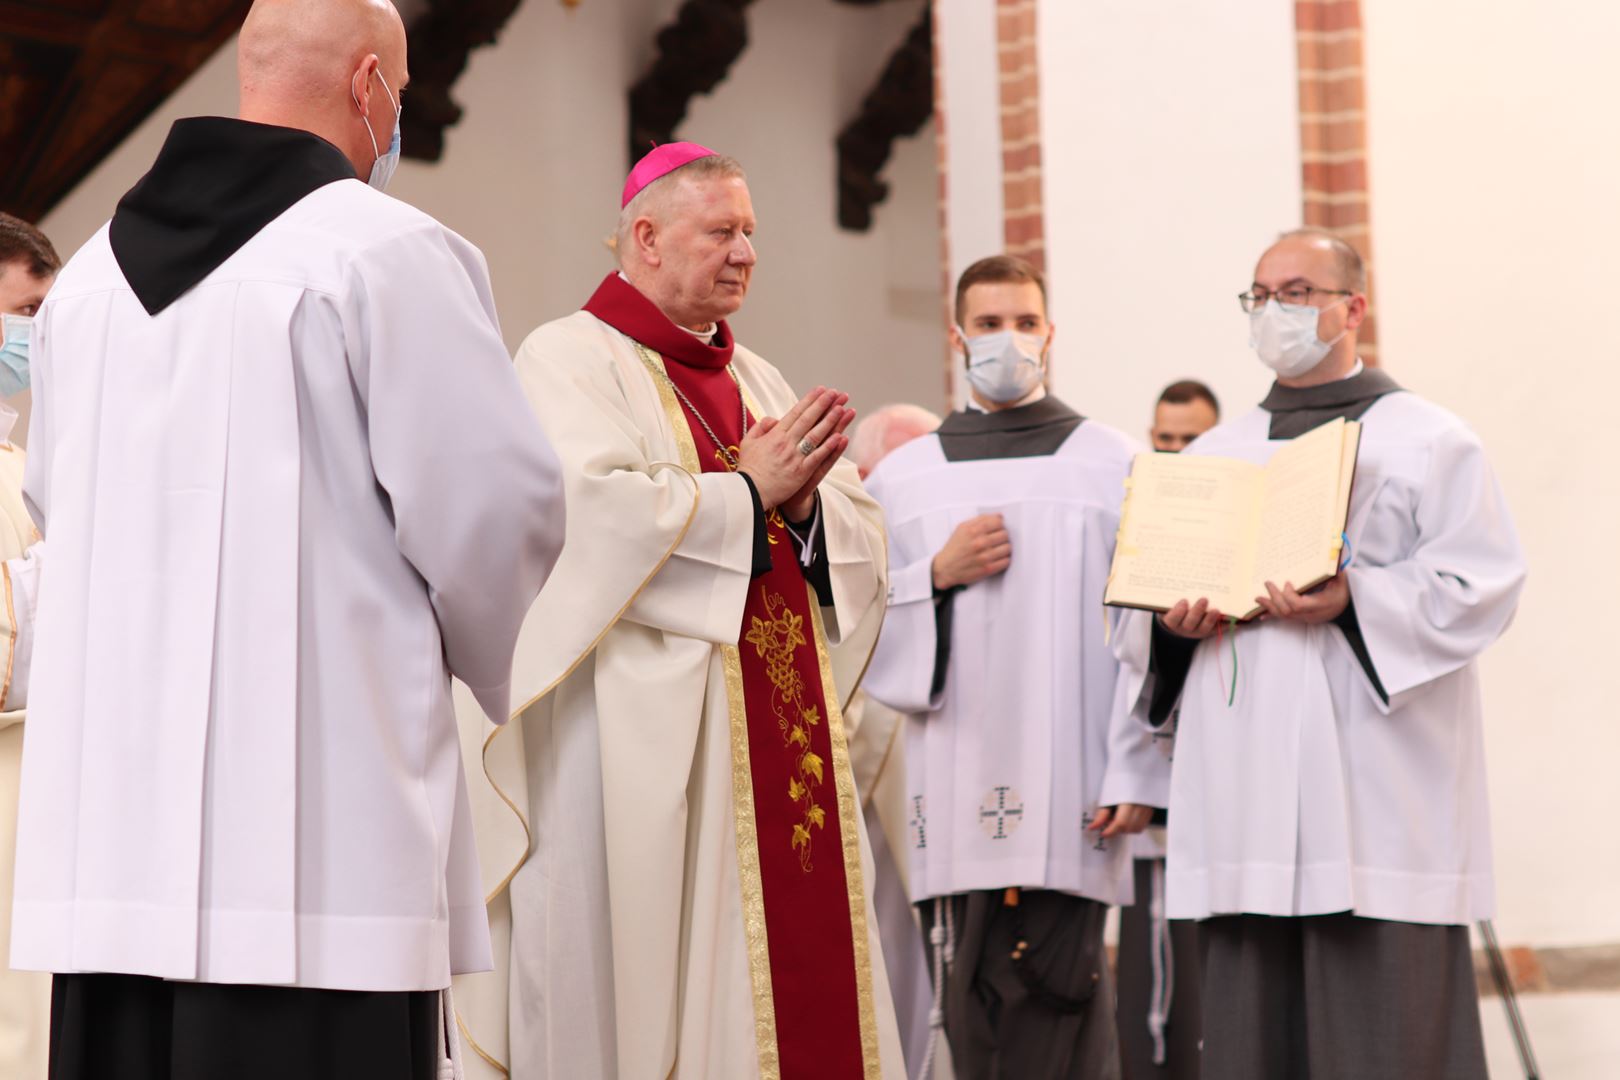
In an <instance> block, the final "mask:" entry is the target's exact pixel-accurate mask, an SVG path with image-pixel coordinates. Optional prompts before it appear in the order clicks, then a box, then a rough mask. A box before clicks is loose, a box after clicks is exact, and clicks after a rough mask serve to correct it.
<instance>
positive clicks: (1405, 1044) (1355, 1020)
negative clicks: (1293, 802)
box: [1199, 914, 1486, 1080]
mask: <svg viewBox="0 0 1620 1080" xmlns="http://www.w3.org/2000/svg"><path fill="white" fill-rule="evenodd" d="M1199 929H1200V932H1201V934H1202V938H1203V953H1204V955H1203V962H1204V1003H1203V1004H1204V1054H1203V1062H1204V1067H1203V1077H1204V1080H1486V1072H1485V1044H1484V1036H1483V1034H1482V1032H1481V1030H1480V1022H1479V995H1478V991H1477V989H1476V988H1475V985H1474V967H1473V962H1472V959H1471V956H1470V953H1469V945H1468V928H1467V927H1463V926H1426V925H1419V924H1416V923H1401V922H1385V921H1383V920H1379V919H1363V918H1358V917H1356V916H1354V915H1349V914H1340V915H1314V916H1310V917H1306V918H1292V919H1284V918H1269V917H1267V916H1263V915H1234V916H1225V917H1221V918H1215V919H1207V920H1205V921H1204V922H1202V923H1200V924H1199Z"/></svg>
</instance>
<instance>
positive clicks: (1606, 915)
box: [1362, 0, 1620, 944]
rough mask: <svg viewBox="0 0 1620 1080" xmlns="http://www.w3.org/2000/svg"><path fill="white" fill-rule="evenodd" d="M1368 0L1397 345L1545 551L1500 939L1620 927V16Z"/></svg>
mask: <svg viewBox="0 0 1620 1080" xmlns="http://www.w3.org/2000/svg"><path fill="white" fill-rule="evenodd" d="M1362 10H1363V18H1364V19H1365V22H1366V30H1367V41H1366V60H1367V66H1368V92H1369V96H1370V100H1369V124H1370V130H1369V139H1370V144H1371V145H1370V157H1369V163H1370V166H1371V180H1370V183H1371V190H1372V220H1373V244H1374V250H1375V253H1376V255H1375V257H1376V260H1377V270H1378V289H1379V302H1380V310H1381V317H1382V322H1381V326H1380V331H1379V332H1380V336H1381V341H1380V348H1381V350H1382V355H1383V357H1384V360H1385V362H1386V364H1387V366H1388V368H1389V370H1390V371H1391V372H1392V373H1393V374H1394V375H1395V376H1396V377H1397V378H1399V379H1400V380H1401V381H1402V382H1404V383H1406V384H1408V385H1409V386H1411V387H1413V388H1414V389H1416V390H1419V391H1421V392H1422V393H1424V394H1427V395H1429V396H1431V397H1433V398H1434V399H1435V400H1437V401H1440V402H1442V403H1444V404H1445V405H1446V406H1448V407H1449V408H1451V409H1453V410H1454V411H1456V412H1457V413H1459V414H1461V415H1462V416H1463V417H1464V418H1465V419H1466V420H1467V421H1468V422H1469V423H1470V424H1471V425H1472V426H1473V427H1474V429H1475V430H1476V431H1478V432H1479V434H1480V436H1481V437H1482V438H1483V439H1484V441H1485V444H1486V446H1487V448H1488V449H1489V450H1490V453H1491V456H1492V459H1493V460H1494V462H1495V465H1496V468H1497V470H1498V472H1499V474H1500V476H1501V480H1502V484H1503V486H1504V488H1505V489H1506V491H1507V495H1508V499H1509V502H1510V503H1511V505H1512V508H1513V512H1514V515H1515V517H1516V519H1517V522H1518V526H1519V531H1520V534H1521V536H1522V538H1523V541H1524V545H1525V547H1526V549H1527V551H1528V553H1529V558H1530V569H1531V575H1530V583H1529V586H1528V588H1527V590H1526V592H1525V596H1524V601H1523V604H1522V605H1521V607H1520V611H1519V618H1518V622H1517V624H1516V625H1515V626H1514V628H1513V629H1512V630H1511V631H1510V633H1509V634H1508V636H1507V638H1506V639H1505V640H1504V641H1503V642H1502V643H1501V644H1500V645H1498V646H1497V648H1496V649H1495V650H1494V651H1492V652H1491V653H1490V654H1489V655H1488V656H1487V658H1486V662H1485V690H1486V695H1487V696H1486V702H1487V725H1488V733H1489V741H1488V743H1487V752H1488V755H1489V762H1490V773H1491V795H1492V804H1493V815H1492V816H1493V819H1494V823H1495V829H1496V837H1495V840H1496V842H1495V852H1496V863H1497V869H1498V881H1497V891H1498V897H1499V901H1500V914H1499V917H1498V920H1497V922H1498V932H1499V933H1500V934H1501V936H1502V937H1504V938H1506V939H1507V940H1510V941H1529V942H1535V943H1538V944H1551V943H1570V944H1577V943H1590V942H1613V941H1620V841H1617V840H1616V839H1615V835H1616V834H1615V829H1614V822H1615V819H1616V816H1617V813H1620V783H1617V782H1616V779H1615V777H1616V773H1617V770H1620V705H1617V704H1616V701H1617V699H1620V662H1617V661H1616V659H1615V647H1614V641H1615V636H1614V632H1613V629H1612V622H1613V619H1612V617H1611V613H1610V609H1611V608H1612V606H1613V604H1614V602H1615V599H1616V598H1617V597H1620V569H1617V566H1620V564H1617V562H1616V560H1615V551H1616V538H1617V537H1620V481H1617V480H1616V478H1615V469H1614V464H1613V449H1614V445H1615V434H1614V406H1613V403H1614V402H1615V401H1617V400H1620V321H1617V320H1616V319H1615V317H1614V313H1615V311H1616V310H1617V303H1620V300H1617V297H1620V262H1617V261H1616V257H1615V252H1616V251H1617V250H1620V200H1617V198H1616V192H1620V121H1617V120H1616V119H1615V113H1614V102H1615V101H1617V100H1620V65H1616V64H1615V62H1614V61H1615V42H1616V41H1617V40H1620V8H1617V7H1616V6H1615V5H1612V4H1591V3H1574V2H1571V0H1559V2H1554V3H1533V2H1532V0H1499V2H1497V3H1492V4H1478V3H1469V2H1466V0H1426V2H1424V3H1411V2H1410V0H1362ZM1414 824H1415V825H1420V824H1421V823H1414Z"/></svg>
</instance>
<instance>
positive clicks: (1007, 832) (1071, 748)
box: [864, 398, 1167, 904]
mask: <svg viewBox="0 0 1620 1080" xmlns="http://www.w3.org/2000/svg"><path fill="white" fill-rule="evenodd" d="M1026 413H1030V414H1032V416H1031V419H1030V420H1029V421H1019V420H1016V419H1015V418H1014V416H1013V414H1020V415H1022V414H1026ZM1034 413H1039V414H1040V416H1038V417H1037V416H1033V414H1034ZM1036 421H1039V423H1037V422H1036ZM959 428H965V429H967V430H964V431H960V432H959V431H958V430H957V429H959ZM980 428H982V429H985V430H983V431H980V430H977V429H980ZM1041 430H1046V431H1052V430H1056V431H1057V433H1058V435H1059V436H1060V437H1061V441H1055V440H1052V439H1048V442H1049V443H1050V445H1046V446H1041V445H1038V440H1037V445H1032V446H1030V447H1022V448H1021V447H1020V443H1021V442H1024V441H1028V440H1029V439H1030V435H1029V432H1031V431H1041ZM953 440H955V441H957V442H959V443H960V445H961V447H962V449H961V450H960V451H957V450H953V449H952V445H953ZM1009 445H1010V446H1011V449H1008V446H1009ZM1136 449H1137V448H1136V447H1135V445H1134V444H1133V443H1132V442H1131V441H1130V440H1129V439H1127V438H1126V437H1125V436H1123V435H1121V434H1120V433H1119V432H1117V431H1114V430H1113V429H1111V428H1108V427H1106V426H1104V425H1102V424H1098V423H1094V422H1092V421H1085V422H1083V423H1081V422H1080V421H1079V417H1078V416H1076V415H1075V414H1074V413H1072V412H1071V411H1069V410H1068V409H1067V408H1066V407H1065V406H1062V405H1061V404H1060V403H1058V402H1057V401H1056V400H1055V399H1051V398H1047V399H1044V400H1042V401H1039V402H1036V403H1034V404H1032V405H1027V406H1021V407H1019V408H1018V409H1015V410H1009V411H1007V412H1003V413H995V414H989V415H988V416H980V417H978V418H975V417H974V416H973V414H965V413H959V414H956V415H955V416H952V417H950V418H948V419H947V420H946V422H945V424H943V425H941V428H940V431H939V432H938V433H937V434H934V435H928V436H924V437H922V438H919V439H916V440H914V441H912V442H910V443H907V444H906V445H905V446H903V447H901V448H900V449H898V450H896V451H895V452H894V453H892V454H890V455H889V456H888V457H887V458H885V459H884V460H883V461H882V463H881V464H879V466H878V467H877V469H875V470H874V471H873V473H872V474H871V476H870V477H869V478H868V487H869V488H870V490H871V491H872V493H873V495H874V496H876V497H877V498H878V500H879V501H880V502H881V503H882V504H883V508H884V511H885V512H886V514H887V516H888V521H889V529H890V538H889V558H890V563H891V567H892V572H891V581H892V584H891V587H890V591H889V615H888V621H887V622H886V624H885V626H884V631H883V637H882V640H881V642H880V643H879V646H878V651H877V654H876V656H875V657H874V659H873V662H872V667H871V670H870V671H869V672H868V673H867V678H866V682H865V684H864V686H865V689H866V692H867V693H869V694H871V695H872V696H873V697H874V698H876V699H878V700H879V701H882V702H883V703H885V704H887V705H889V706H890V707H892V708H895V709H898V710H900V711H902V712H905V713H907V714H908V716H909V721H908V740H907V745H906V758H905V762H906V795H907V812H908V820H907V825H908V834H907V839H906V851H907V854H908V856H909V858H910V864H911V873H910V885H911V895H912V898H913V900H916V901H922V900H926V899H929V898H931V897H938V896H946V895H950V894H953V893H961V892H966V891H970V890H978V889H997V888H1003V887H1007V886H1027V887H1031V888H1043V889H1056V890H1061V891H1063V892H1068V893H1071V894H1074V895H1079V896H1086V897H1089V898H1092V899H1095V900H1099V901H1102V902H1104V903H1110V904H1113V903H1129V902H1130V900H1131V887H1132V880H1131V865H1130V858H1129V854H1128V852H1127V845H1126V844H1125V843H1123V842H1121V841H1118V840H1113V841H1101V840H1099V839H1098V837H1097V835H1096V834H1095V833H1089V832H1087V831H1086V826H1087V825H1088V824H1089V823H1090V821H1091V820H1092V815H1093V814H1094V813H1095V812H1096V810H1097V808H1098V807H1099V806H1105V805H1111V804H1116V803H1120V802H1138V803H1145V804H1151V805H1160V804H1162V801H1163V797H1164V796H1163V793H1164V787H1165V783H1166V779H1167V777H1166V772H1167V770H1166V769H1165V766H1164V764H1163V761H1162V758H1161V757H1160V756H1159V755H1158V754H1157V752H1156V751H1155V750H1154V748H1153V747H1152V745H1151V741H1152V740H1151V737H1150V736H1149V737H1147V738H1146V739H1144V738H1142V737H1140V736H1141V734H1142V732H1141V731H1140V730H1138V725H1136V722H1135V721H1134V720H1133V719H1132V718H1130V717H1129V716H1125V717H1122V718H1121V720H1120V723H1121V727H1122V730H1123V731H1124V734H1125V737H1123V738H1121V737H1116V735H1115V734H1114V733H1113V732H1111V730H1110V717H1111V716H1112V715H1113V714H1114V709H1113V704H1114V697H1115V692H1116V683H1117V681H1118V680H1117V675H1118V664H1117V662H1116V660H1115V658H1114V655H1113V653H1112V651H1111V650H1110V648H1109V646H1108V644H1107V642H1106V638H1107V635H1108V630H1107V619H1108V616H1107V615H1106V611H1105V609H1104V607H1103V604H1102V596H1103V589H1104V586H1105V585H1106V583H1107V578H1108V568H1109V564H1110V562H1111V560H1112V557H1113V551H1114V537H1115V533H1116V532H1117V530H1118V526H1119V508H1120V503H1121V501H1122V499H1123V497H1124V493H1125V492H1124V481H1125V478H1126V476H1127V475H1128V473H1129V470H1130V462H1131V458H1132V455H1133V453H1134V452H1135V450H1136ZM988 513H998V514H1001V515H1002V517H1003V520H1004V521H1005V524H1006V527H1007V530H1008V533H1009V534H1010V536H1011V541H1012V562H1011V565H1010V566H1009V568H1008V569H1007V570H1006V571H1004V572H1003V573H1001V574H998V575H994V576H992V577H989V578H986V579H984V580H982V581H980V582H978V583H976V584H973V585H969V586H967V587H966V588H964V589H962V590H960V591H959V592H956V593H955V594H954V595H952V596H949V597H948V598H942V597H936V594H935V591H934V587H933V577H932V562H933V558H934V556H935V555H936V554H937V553H938V552H939V551H940V550H941V549H942V548H943V547H944V546H945V543H946V541H947V540H948V539H949V538H950V536H951V534H952V533H953V532H954V531H955V529H956V528H957V526H959V525H961V524H962V523H963V522H964V521H967V520H968V519H970V518H973V517H977V516H979V515H981V514H988ZM942 603H949V604H950V605H951V611H950V615H949V618H948V619H942V618H941V617H940V615H941V612H940V610H939V607H940V605H941V604H942ZM947 628H948V635H949V636H948V638H946V639H944V640H941V638H940V636H939V634H940V633H941V632H942V631H946V630H947ZM1111 744H1117V745H1111Z"/></svg>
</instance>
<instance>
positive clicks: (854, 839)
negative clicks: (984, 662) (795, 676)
mask: <svg viewBox="0 0 1620 1080" xmlns="http://www.w3.org/2000/svg"><path fill="white" fill-rule="evenodd" d="M737 389H738V391H739V392H740V393H741V394H742V397H743V403H744V404H745V405H747V406H748V411H749V412H751V413H753V414H754V416H755V417H760V416H763V415H765V414H764V412H763V411H762V410H761V409H760V407H759V403H758V402H757V401H755V400H754V397H753V395H752V394H750V393H749V392H748V390H747V388H746V387H744V386H743V385H742V380H741V379H739V380H738V381H737ZM673 401H674V394H673V393H669V394H668V395H667V399H666V401H665V408H666V409H667V408H668V407H669V405H670V403H672V402H673ZM670 416H671V426H673V427H674V428H675V429H676V438H678V439H680V440H681V444H682V453H683V454H684V453H685V449H686V447H687V446H689V445H690V444H691V442H692V431H691V428H690V426H688V425H687V423H686V417H685V415H684V414H683V413H682V412H681V411H680V408H679V406H678V405H677V406H676V408H675V410H674V411H673V412H671V414H670ZM676 421H679V422H678V423H677V422H676ZM696 458H697V452H696V449H695V448H694V449H693V450H692V459H693V460H694V461H695V460H696ZM822 528H823V529H825V528H826V524H825V523H823V525H822ZM804 588H805V593H806V599H805V606H806V607H808V608H809V609H810V619H811V622H812V624H813V625H812V630H813V631H814V635H813V636H814V640H815V645H816V660H817V666H818V667H819V669H820V671H821V690H822V693H821V697H822V702H823V704H825V705H826V706H827V737H828V740H829V742H830V743H831V744H832V756H833V760H832V767H833V782H834V787H835V788H836V790H837V793H838V825H839V836H840V837H841V839H842V842H843V849H844V850H843V856H844V883H845V888H846V890H847V891H848V893H849V929H850V938H851V941H850V944H851V945H852V947H853V949H854V955H855V1002H856V1007H857V1009H858V1012H859V1016H860V1026H861V1065H862V1068H863V1070H864V1071H865V1073H866V1076H867V1078H868V1080H882V1077H883V1061H882V1057H881V1051H880V1050H879V1047H878V1030H877V1005H876V999H875V997H874V994H873V990H872V948H871V946H872V938H871V933H870V931H869V929H868V927H867V923H866V885H865V878H864V876H863V874H862V870H861V837H860V832H859V831H858V830H859V828H860V825H859V822H860V800H859V799H858V797H857V796H856V794H855V774H854V772H853V771H852V770H851V768H850V763H849V742H848V740H847V739H846V738H845V737H844V710H843V706H842V705H841V704H840V703H839V699H838V698H839V695H838V685H837V684H836V683H835V682H834V681H833V673H832V658H831V656H830V655H829V654H828V651H827V632H826V628H825V627H824V626H823V625H822V620H821V600H820V597H818V596H816V595H815V593H814V590H813V589H812V587H811V585H810V583H809V582H808V581H806V582H805V583H804ZM723 648H725V649H726V650H727V652H728V654H729V658H731V659H735V658H736V657H737V650H736V649H734V648H731V647H730V646H723ZM873 652H876V647H875V646H874V648H873ZM871 659H872V658H871V656H870V655H868V657H867V663H868V664H870V663H871ZM862 673H863V674H864V673H865V672H864V669H863V671H862ZM726 682H727V698H728V699H729V700H730V701H731V702H732V703H733V704H732V713H731V732H732V747H733V750H732V764H733V784H734V786H736V787H737V789H738V790H743V789H746V790H747V792H748V833H749V839H750V844H751V846H752V848H753V858H754V864H753V873H754V878H753V889H754V892H753V894H752V895H750V893H749V891H748V885H747V883H745V884H744V887H743V897H744V901H745V902H746V903H748V905H749V919H750V921H752V919H753V918H754V911H755V910H757V911H758V918H759V921H760V942H761V944H762V945H763V944H764V943H765V935H764V927H765V922H764V920H765V905H764V893H763V889H762V888H761V885H760V878H759V852H758V848H759V845H758V840H757V838H756V837H755V836H754V818H753V809H754V806H753V773H752V771H751V769H750V768H749V763H748V717H747V713H746V710H745V709H744V708H743V689H742V664H741V661H740V660H738V661H737V664H736V667H735V669H734V670H733V668H732V667H731V666H730V664H729V662H728V665H727V670H726ZM733 685H734V686H735V692H733V690H732V687H733ZM739 745H740V746H741V747H742V752H741V755H740V761H741V767H742V771H741V772H740V773H738V772H737V771H736V769H737V763H738V761H739V755H738V753H737V750H736V747H737V746H739ZM739 777H740V779H739ZM741 806H742V804H741V802H740V801H739V803H738V808H739V810H740V809H741ZM742 833H743V825H742V819H741V817H740V816H739V818H738V826H737V835H738V848H739V853H740V850H741V846H742ZM756 904H757V909H756V907H755V905H756ZM749 948H750V956H749V966H750V967H755V968H756V969H757V968H762V969H763V971H764V974H765V979H766V985H767V986H769V980H770V970H771V969H770V955H769V953H768V952H767V953H766V954H765V955H764V956H762V957H761V958H760V959H759V960H758V961H756V960H754V958H753V953H752V948H753V946H752V941H750V946H749ZM758 987H759V983H758V980H757V979H756V981H755V991H754V1008H755V1015H756V1020H755V1028H756V1030H758V1029H760V1028H761V1027H762V1025H761V1024H760V1023H759V1021H758V1019H757V1017H758V1014H759V1011H760V1006H761V999H760V994H759V989H758ZM763 1004H764V1006H765V1007H766V1008H767V1009H768V1010H771V1011H773V1012H774V999H773V998H771V997H770V996H769V995H767V996H766V997H765V999H764V1002H763ZM771 1026H772V1028H773V1034H772V1039H771V1061H772V1063H773V1064H774V1063H775V1060H776V1039H775V1035H774V1027H775V1023H774V1020H773V1022H772V1025H771ZM764 1063H765V1057H764V1054H763V1052H762V1053H761V1055H760V1064H761V1072H762V1073H763V1072H764ZM777 1075H778V1074H776V1073H771V1074H766V1078H765V1080H770V1077H774V1076H777Z"/></svg>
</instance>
